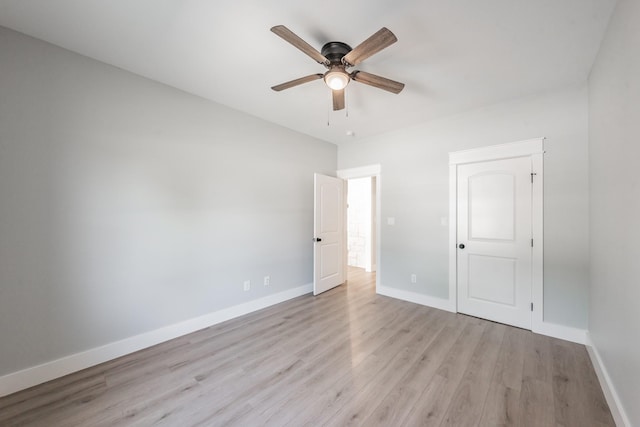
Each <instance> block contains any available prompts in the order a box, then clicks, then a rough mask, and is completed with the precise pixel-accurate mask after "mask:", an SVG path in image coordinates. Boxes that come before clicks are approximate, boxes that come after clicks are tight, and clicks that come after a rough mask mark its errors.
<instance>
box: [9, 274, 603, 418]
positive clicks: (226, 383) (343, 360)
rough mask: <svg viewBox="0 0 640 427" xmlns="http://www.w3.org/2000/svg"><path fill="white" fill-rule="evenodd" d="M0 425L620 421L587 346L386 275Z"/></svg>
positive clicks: (14, 407) (203, 333) (80, 382)
mask: <svg viewBox="0 0 640 427" xmlns="http://www.w3.org/2000/svg"><path fill="white" fill-rule="evenodd" d="M0 425H1V426H2V427H5V426H7V427H13V426H36V427H40V426H42V427H45V426H46V427H60V426H64V427H66V426H73V427H84V426H90V427H102V426H105V427H106V426H109V427H112V426H127V427H129V426H145V427H146V426H171V427H173V426H176V427H189V426H207V427H209V426H218V425H220V426H222V425H225V426H227V425H231V426H263V425H264V426H279V427H280V426H284V425H290V426H296V427H297V426H304V425H309V426H316V425H329V426H332V425H340V426H345V425H366V426H400V425H407V426H414V425H434V426H435V425H480V426H485V425H487V426H498V425H505V426H506V425H520V426H536V427H544V426H555V427H558V426H573V425H582V426H612V425H614V424H613V420H612V418H611V413H610V411H609V408H608V406H607V405H606V402H605V400H604V396H603V394H602V390H601V389H600V386H599V383H598V380H597V377H596V376H595V373H594V371H593V366H592V365H591V362H590V360H589V357H588V355H587V353H586V351H585V348H584V346H579V345H576V344H572V343H567V342H564V341H560V340H555V339H552V338H548V337H543V336H540V335H537V334H533V333H531V332H529V331H523V330H521V329H517V328H511V327H508V326H504V325H500V324H496V323H493V322H489V321H485V320H482V319H477V318H473V317H469V316H464V315H459V314H454V313H448V312H444V311H440V310H436V309H433V308H429V307H424V306H419V305H415V304H412V303H408V302H405V301H400V300H396V299H393V298H388V297H384V296H380V295H377V294H376V293H375V275H374V274H369V273H365V272H364V271H363V270H361V269H351V270H350V272H349V280H348V282H347V284H345V285H343V286H339V287H337V288H335V289H332V290H330V291H328V292H326V293H323V294H321V295H319V296H316V297H313V296H311V295H305V296H302V297H298V298H295V299H292V300H290V301H287V302H284V303H281V304H277V305H274V306H271V307H268V308H266V309H264V310H260V311H257V312H254V313H250V314H248V315H246V316H242V317H239V318H235V319H232V320H229V321H227V322H223V323H220V324H218V325H214V326H211V327H209V328H205V329H203V330H200V331H198V332H195V333H193V334H189V335H185V336H182V337H179V338H177V339H175V340H171V341H168V342H166V343H162V344H159V345H157V346H153V347H150V348H147V349H144V350H142V351H139V352H136V353H133V354H130V355H127V356H124V357H121V358H118V359H115V360H112V361H109V362H107V363H104V364H101V365H98V366H95V367H92V368H89V369H86V370H83V371H80V372H76V373H74V374H71V375H68V376H66V377H63V378H59V379H57V380H54V381H50V382H48V383H45V384H42V385H39V386H36V387H33V388H31V389H28V390H24V391H22V392H19V393H15V394H13V395H10V396H5V397H3V398H0Z"/></svg>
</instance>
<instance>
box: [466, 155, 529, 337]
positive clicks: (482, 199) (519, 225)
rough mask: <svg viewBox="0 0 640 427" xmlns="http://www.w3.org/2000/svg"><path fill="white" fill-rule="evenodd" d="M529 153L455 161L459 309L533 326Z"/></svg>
mask: <svg viewBox="0 0 640 427" xmlns="http://www.w3.org/2000/svg"><path fill="white" fill-rule="evenodd" d="M531 170H532V168H531V158H530V157H519V158H513V159H504V160H494V161H486V162H480V163H470V164H462V165H459V166H458V177H457V182H458V208H457V211H458V218H457V224H458V225H457V226H458V230H457V235H458V239H457V240H458V249H457V254H458V271H457V280H458V311H459V312H461V313H466V314H470V315H472V316H477V317H482V318H485V319H489V320H493V321H497V322H501V323H506V324H509V325H514V326H518V327H521V328H525V329H531V301H532V295H531V283H532V269H531V264H532V262H531V260H532V247H531V245H532V240H531V236H532V228H531V227H532V220H531V218H532V217H531V206H532V202H531V197H532V184H531V176H532V175H531Z"/></svg>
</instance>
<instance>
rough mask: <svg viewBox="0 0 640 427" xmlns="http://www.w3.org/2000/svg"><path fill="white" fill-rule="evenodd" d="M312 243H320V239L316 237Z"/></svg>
mask: <svg viewBox="0 0 640 427" xmlns="http://www.w3.org/2000/svg"><path fill="white" fill-rule="evenodd" d="M313 241H314V242H322V239H321V238H319V237H316V238H315V239H313Z"/></svg>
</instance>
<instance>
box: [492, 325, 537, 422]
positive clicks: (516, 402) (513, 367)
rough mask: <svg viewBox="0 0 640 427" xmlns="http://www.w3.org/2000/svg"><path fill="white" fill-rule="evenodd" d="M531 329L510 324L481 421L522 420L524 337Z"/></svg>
mask: <svg viewBox="0 0 640 427" xmlns="http://www.w3.org/2000/svg"><path fill="white" fill-rule="evenodd" d="M528 334H530V332H527V331H524V330H522V329H517V328H508V329H507V330H506V332H505V335H504V339H503V341H502V347H501V349H500V354H499V357H498V361H497V363H496V367H495V371H494V373H493V379H492V380H491V385H490V387H489V391H488V393H487V399H486V401H485V404H484V409H483V411H482V418H481V419H480V425H487V426H509V425H517V424H519V408H520V392H521V388H522V374H523V371H524V356H525V354H524V353H525V339H526V335H528Z"/></svg>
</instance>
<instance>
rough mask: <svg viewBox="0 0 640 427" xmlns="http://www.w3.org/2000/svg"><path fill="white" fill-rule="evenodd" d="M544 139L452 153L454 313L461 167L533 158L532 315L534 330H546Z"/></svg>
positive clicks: (451, 286) (451, 281) (451, 278)
mask: <svg viewBox="0 0 640 427" xmlns="http://www.w3.org/2000/svg"><path fill="white" fill-rule="evenodd" d="M544 139H545V138H535V139H529V140H526V141H518V142H512V143H509V144H500V145H492V146H489V147H481V148H474V149H471V150H463V151H456V152H451V153H449V302H450V304H451V308H452V309H453V310H452V311H454V312H456V313H457V312H458V306H457V304H458V303H457V301H458V286H457V283H458V277H457V276H458V262H457V253H458V251H457V249H456V248H457V242H458V236H457V229H458V224H457V218H458V208H457V201H458V191H457V189H458V165H461V164H465V163H475V162H484V161H489V160H499V159H508V158H514V157H530V158H531V160H532V166H533V168H532V170H533V174H534V175H533V190H532V212H531V214H532V215H531V222H532V230H531V232H532V236H533V242H534V244H533V251H532V259H531V261H532V263H531V267H532V270H531V273H532V278H531V279H532V280H531V291H532V295H531V298H532V302H533V312H532V316H531V330H532V331H533V332H538V331H540V330H542V329H543V322H544V306H543V304H544V284H543V274H542V273H543V247H544V242H543V237H544V235H543V187H544V169H543V154H544Z"/></svg>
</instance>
